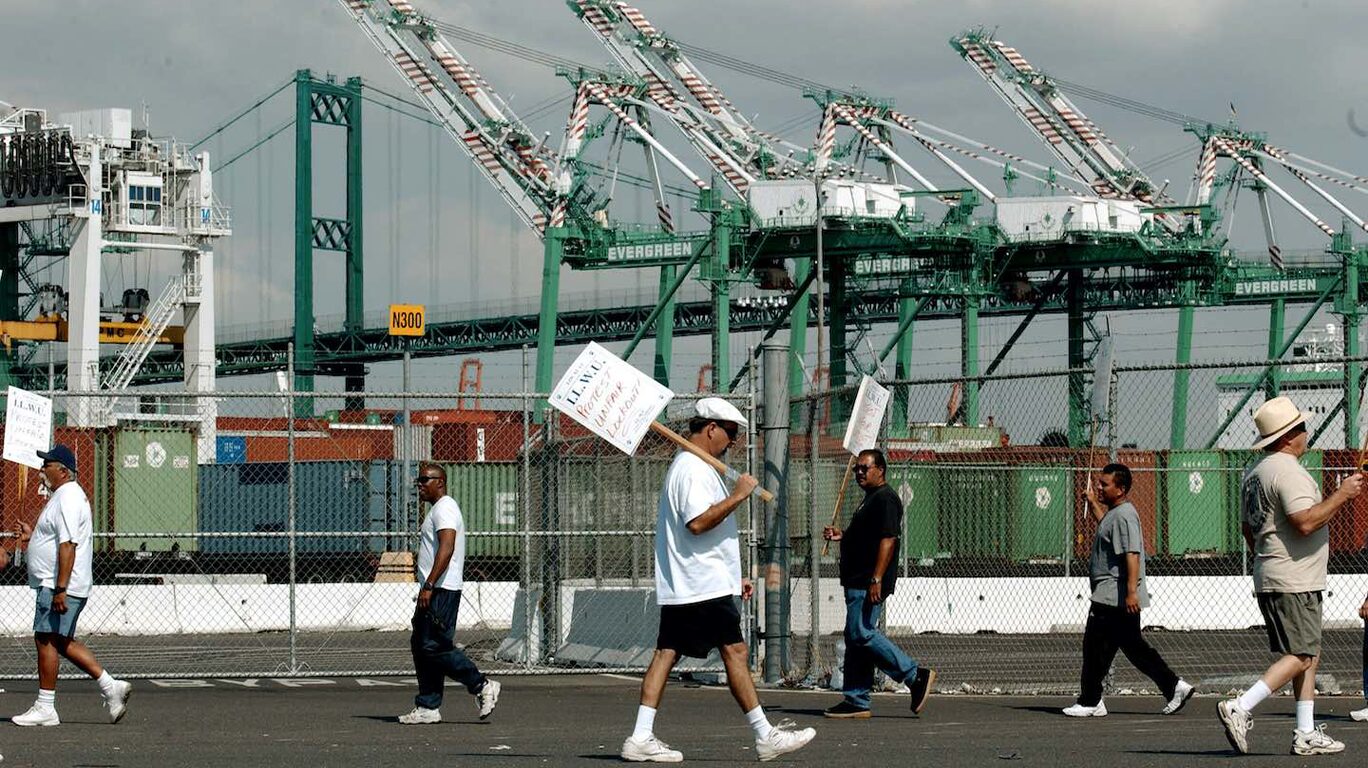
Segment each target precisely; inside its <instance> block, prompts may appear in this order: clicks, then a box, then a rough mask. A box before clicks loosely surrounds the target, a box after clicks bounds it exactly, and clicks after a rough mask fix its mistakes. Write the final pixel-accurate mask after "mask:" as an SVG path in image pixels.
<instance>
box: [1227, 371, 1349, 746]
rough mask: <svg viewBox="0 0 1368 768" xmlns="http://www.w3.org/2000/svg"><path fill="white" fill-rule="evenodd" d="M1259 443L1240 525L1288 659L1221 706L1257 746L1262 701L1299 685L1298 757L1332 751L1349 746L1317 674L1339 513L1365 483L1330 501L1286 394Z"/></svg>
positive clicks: (1262, 605) (1243, 738)
mask: <svg viewBox="0 0 1368 768" xmlns="http://www.w3.org/2000/svg"><path fill="white" fill-rule="evenodd" d="M1254 426H1255V427H1257V428H1258V430H1259V441H1258V442H1256V443H1255V444H1254V447H1255V448H1256V449H1263V452H1264V454H1263V456H1262V457H1260V458H1259V460H1258V461H1256V462H1254V464H1252V465H1251V466H1250V467H1249V468H1248V469H1246V470H1245V473H1244V478H1243V479H1242V480H1241V482H1240V518H1241V519H1240V527H1241V530H1242V531H1243V532H1244V537H1245V542H1246V543H1248V544H1249V549H1250V551H1251V552H1253V553H1254V569H1253V570H1254V592H1255V594H1256V596H1257V597H1258V601H1259V611H1260V612H1261V613H1263V617H1264V626H1265V628H1266V629H1267V631H1268V647H1269V650H1270V651H1272V652H1273V653H1275V654H1277V655H1278V660H1277V661H1275V662H1273V664H1272V665H1271V666H1270V667H1269V668H1268V669H1267V670H1265V671H1264V673H1263V676H1262V677H1260V678H1259V681H1258V682H1256V683H1254V685H1253V686H1251V687H1250V688H1249V690H1247V691H1245V692H1244V693H1242V694H1240V696H1239V697H1237V698H1234V699H1228V700H1226V701H1222V702H1220V703H1219V704H1218V705H1217V708H1216V711H1217V714H1218V715H1219V716H1220V718H1221V724H1222V725H1223V726H1224V727H1225V734H1226V739H1228V740H1229V741H1230V745H1231V746H1232V747H1234V748H1235V751H1237V752H1241V753H1245V752H1248V751H1249V742H1248V737H1249V729H1250V727H1251V726H1253V724H1254V716H1253V715H1252V714H1251V713H1252V712H1253V710H1254V707H1256V706H1258V704H1259V703H1260V702H1262V701H1263V700H1264V699H1266V698H1268V696H1269V695H1271V694H1272V692H1273V691H1276V690H1278V689H1279V688H1281V687H1283V686H1284V685H1286V684H1288V683H1289V682H1290V683H1292V692H1293V693H1294V694H1295V695H1296V697H1297V726H1296V730H1295V731H1293V734H1292V754H1294V755H1326V754H1334V753H1336V752H1343V751H1344V743H1343V742H1340V741H1336V740H1335V739H1332V738H1330V737H1329V736H1327V735H1326V734H1325V730H1324V726H1321V727H1319V728H1318V727H1316V724H1315V704H1316V670H1317V669H1318V668H1319V667H1320V652H1321V620H1322V615H1321V610H1322V609H1321V605H1322V602H1323V596H1324V594H1325V574H1326V566H1327V564H1328V562H1329V557H1330V529H1329V528H1328V527H1327V526H1328V524H1329V523H1330V520H1331V519H1333V518H1334V517H1335V514H1336V513H1338V512H1339V511H1340V509H1342V508H1343V507H1344V505H1345V504H1346V503H1347V502H1348V501H1349V500H1350V499H1352V498H1354V497H1355V496H1358V495H1359V492H1360V491H1361V490H1362V487H1363V475H1362V474H1361V473H1359V472H1355V473H1354V474H1352V475H1350V476H1349V477H1346V478H1345V479H1344V482H1342V483H1340V486H1339V488H1337V489H1335V492H1334V493H1333V494H1331V495H1330V498H1328V499H1322V498H1321V489H1320V485H1319V484H1318V483H1317V482H1316V480H1315V478H1313V477H1311V475H1310V473H1308V472H1307V471H1306V470H1305V469H1303V468H1302V466H1301V463H1300V462H1299V461H1298V459H1300V458H1301V457H1302V455H1303V454H1305V453H1306V446H1307V441H1308V435H1307V432H1306V414H1304V413H1302V412H1301V411H1299V410H1297V406H1295V405H1293V404H1292V401H1291V400H1289V399H1288V398H1286V397H1275V398H1273V399H1272V400H1269V401H1268V402H1266V403H1264V404H1263V405H1261V406H1259V410H1257V411H1255V412H1254Z"/></svg>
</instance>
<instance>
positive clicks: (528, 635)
mask: <svg viewBox="0 0 1368 768" xmlns="http://www.w3.org/2000/svg"><path fill="white" fill-rule="evenodd" d="M522 367H523V387H522V388H523V397H522V411H523V413H522V428H523V447H522V516H523V535H522V540H523V541H522V590H523V617H522V618H523V638H524V640H523V666H524V667H525V668H527V669H531V668H532V425H531V421H532V403H531V401H530V400H529V399H528V396H527V392H528V391H529V390H530V389H531V388H532V387H531V384H530V381H529V378H528V361H527V345H526V344H524V345H523V348H522Z"/></svg>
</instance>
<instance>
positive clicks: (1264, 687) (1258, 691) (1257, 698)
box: [1235, 678, 1273, 712]
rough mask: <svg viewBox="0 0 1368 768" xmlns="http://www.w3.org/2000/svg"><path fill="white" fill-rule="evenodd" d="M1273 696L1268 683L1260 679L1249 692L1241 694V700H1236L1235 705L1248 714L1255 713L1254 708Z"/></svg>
mask: <svg viewBox="0 0 1368 768" xmlns="http://www.w3.org/2000/svg"><path fill="white" fill-rule="evenodd" d="M1272 695H1273V691H1271V690H1269V688H1268V683H1265V682H1264V681H1263V679H1262V678H1260V679H1259V682H1257V683H1255V684H1253V685H1251V686H1250V687H1249V690H1247V691H1245V692H1244V693H1242V694H1240V698H1238V699H1236V700H1235V705H1236V706H1238V707H1239V708H1240V709H1243V710H1244V711H1246V712H1253V711H1254V708H1255V707H1257V706H1259V702H1261V701H1263V700H1264V699H1266V698H1268V697H1269V696H1272Z"/></svg>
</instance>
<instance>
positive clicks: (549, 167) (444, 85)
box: [339, 0, 569, 237]
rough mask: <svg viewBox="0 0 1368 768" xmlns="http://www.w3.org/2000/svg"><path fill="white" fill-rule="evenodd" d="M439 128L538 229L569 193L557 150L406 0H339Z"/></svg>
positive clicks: (562, 206)
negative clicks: (559, 167) (528, 124)
mask: <svg viewBox="0 0 1368 768" xmlns="http://www.w3.org/2000/svg"><path fill="white" fill-rule="evenodd" d="M339 2H340V3H341V4H342V6H343V7H344V8H346V10H347V12H348V13H349V14H350V15H351V17H352V19H353V20H354V21H356V23H357V25H358V26H359V27H360V28H361V30H362V32H363V33H365V35H366V37H367V38H368V39H369V40H370V41H371V43H372V44H373V45H375V47H376V48H377V49H379V51H380V52H381V53H382V54H384V56H385V58H386V59H387V60H389V62H390V64H391V65H392V66H393V67H394V68H395V70H396V71H398V72H399V74H400V75H402V76H403V78H404V80H405V81H406V82H407V83H408V84H409V86H410V88H412V90H413V92H414V94H415V95H416V96H417V97H418V99H419V101H421V102H422V103H423V104H424V105H425V106H426V107H427V109H428V112H430V113H431V114H432V116H433V117H434V118H436V120H437V121H438V122H439V123H441V125H442V128H443V129H444V130H445V131H446V132H447V133H448V134H450V135H451V137H452V138H453V139H455V140H456V142H457V144H459V145H460V146H461V147H462V148H464V149H465V151H466V154H468V155H469V156H470V158H471V159H472V160H474V161H475V165H476V167H477V168H479V169H480V171H481V172H482V173H483V174H484V176H485V178H486V179H488V180H489V182H490V183H491V184H493V185H494V187H495V188H496V189H497V190H498V191H499V194H500V195H501V196H502V197H503V198H504V200H505V201H506V202H507V203H508V204H509V205H510V206H511V207H512V208H513V211H514V213H516V214H517V215H518V218H520V219H521V220H522V222H523V223H524V224H526V225H527V226H528V227H529V228H530V229H531V230H532V231H533V232H535V233H537V235H538V236H539V237H540V236H541V235H542V234H543V232H544V230H545V228H546V225H547V222H548V221H549V220H550V219H551V218H552V213H553V212H555V211H557V210H559V211H560V213H561V217H562V221H563V216H564V210H565V203H564V199H565V197H566V196H567V195H568V193H569V177H568V174H565V173H558V172H557V169H556V166H559V165H560V163H559V162H558V158H557V157H556V156H555V154H554V153H553V152H552V151H551V150H550V149H549V148H547V147H545V146H544V143H543V142H540V141H538V140H537V138H536V137H535V136H534V135H533V133H532V132H531V131H530V130H529V129H528V128H527V126H526V125H524V124H523V123H522V121H521V120H519V119H518V117H517V116H516V115H515V114H514V113H513V110H512V109H510V108H509V106H508V104H507V103H506V102H505V101H504V100H503V99H502V98H501V97H500V96H499V95H498V93H496V92H495V91H494V89H493V88H492V87H491V86H490V85H489V82H488V81H486V80H485V79H484V77H483V76H481V75H480V73H479V72H478V71H477V70H476V69H475V68H474V67H472V66H471V65H470V62H468V61H466V59H465V58H463V57H462V56H461V55H460V53H459V52H458V51H457V49H456V47H455V46H454V45H452V44H451V43H450V42H449V41H448V40H447V39H446V38H445V37H444V36H443V35H442V34H441V32H440V31H439V30H438V29H437V28H436V26H434V25H433V24H432V23H430V22H429V21H428V20H427V19H426V18H425V17H424V16H422V15H421V14H420V13H419V12H418V11H417V9H416V8H414V6H413V4H412V3H411V2H409V0H339Z"/></svg>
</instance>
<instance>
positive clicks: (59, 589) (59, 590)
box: [52, 587, 66, 595]
mask: <svg viewBox="0 0 1368 768" xmlns="http://www.w3.org/2000/svg"><path fill="white" fill-rule="evenodd" d="M65 591H66V587H53V588H52V594H54V595H60V594H62V593H63V592H65Z"/></svg>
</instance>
